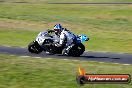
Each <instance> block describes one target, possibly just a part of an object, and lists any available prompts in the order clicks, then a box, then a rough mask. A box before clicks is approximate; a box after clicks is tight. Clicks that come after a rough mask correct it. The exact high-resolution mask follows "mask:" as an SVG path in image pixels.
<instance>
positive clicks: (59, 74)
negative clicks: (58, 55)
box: [0, 54, 132, 88]
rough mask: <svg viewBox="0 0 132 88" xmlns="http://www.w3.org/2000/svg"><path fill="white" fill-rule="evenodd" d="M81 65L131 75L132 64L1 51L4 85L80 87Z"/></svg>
mask: <svg viewBox="0 0 132 88" xmlns="http://www.w3.org/2000/svg"><path fill="white" fill-rule="evenodd" d="M80 64H81V65H82V67H84V68H85V70H86V72H87V73H89V74H98V73H100V74H110V73H112V74H118V73H122V74H123V73H124V74H125V73H126V74H130V75H132V69H131V68H132V65H122V64H113V63H99V62H92V61H74V60H60V59H52V58H39V59H38V58H33V57H25V58H24V57H18V56H11V55H8V56H7V55H5V54H0V68H1V69H0V87H1V88H7V87H8V88H47V87H49V88H80V86H79V85H77V84H76V81H75V77H76V74H77V71H78V66H79V65H80ZM89 87H90V88H131V87H132V84H131V83H130V84H88V85H84V86H82V87H81V88H89Z"/></svg>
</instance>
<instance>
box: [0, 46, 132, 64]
mask: <svg viewBox="0 0 132 88" xmlns="http://www.w3.org/2000/svg"><path fill="white" fill-rule="evenodd" d="M0 53H2V54H10V55H18V56H31V57H43V58H57V59H69V60H87V61H99V62H112V63H121V64H132V54H121V53H118V54H117V53H108V52H104V53H103V52H84V54H83V55H81V56H80V57H70V56H62V55H50V54H47V53H45V52H42V53H41V54H32V53H29V52H28V50H27V49H26V48H20V47H7V46H0Z"/></svg>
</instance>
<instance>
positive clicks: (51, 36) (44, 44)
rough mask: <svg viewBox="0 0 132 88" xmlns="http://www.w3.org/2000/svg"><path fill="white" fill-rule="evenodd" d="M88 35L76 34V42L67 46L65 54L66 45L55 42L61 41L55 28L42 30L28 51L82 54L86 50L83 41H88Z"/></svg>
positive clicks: (71, 54)
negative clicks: (58, 45) (61, 45)
mask: <svg viewBox="0 0 132 88" xmlns="http://www.w3.org/2000/svg"><path fill="white" fill-rule="evenodd" d="M88 40H89V38H88V37H87V36H86V35H76V38H75V39H74V42H73V43H72V44H71V45H70V46H68V47H67V48H66V51H67V54H64V53H63V52H64V47H57V46H55V44H56V43H57V42H58V41H59V39H58V37H57V35H56V34H55V33H54V31H53V30H47V31H45V32H40V33H39V34H38V36H37V37H36V39H35V40H34V41H33V42H31V43H30V44H29V45H28V51H29V52H31V53H35V54H39V53H41V52H42V51H44V52H48V53H49V54H62V55H68V56H74V57H77V56H80V55H82V54H83V52H84V51H85V46H84V45H83V43H82V42H85V41H88Z"/></svg>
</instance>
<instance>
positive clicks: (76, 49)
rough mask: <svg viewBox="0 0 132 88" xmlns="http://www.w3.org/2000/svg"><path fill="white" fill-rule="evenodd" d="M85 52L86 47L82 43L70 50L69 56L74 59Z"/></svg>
mask: <svg viewBox="0 0 132 88" xmlns="http://www.w3.org/2000/svg"><path fill="white" fill-rule="evenodd" d="M84 51H85V46H84V45H83V44H82V43H80V44H77V45H74V46H73V47H72V48H71V49H70V50H69V52H68V55H69V56H73V57H78V56H80V55H82V54H83V52H84Z"/></svg>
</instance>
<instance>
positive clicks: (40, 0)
mask: <svg viewBox="0 0 132 88" xmlns="http://www.w3.org/2000/svg"><path fill="white" fill-rule="evenodd" d="M1 1H3V2H6V3H7V2H25V3H47V2H131V0H110V1H109V0H83V1H81V0H61V1H60V0H1Z"/></svg>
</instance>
